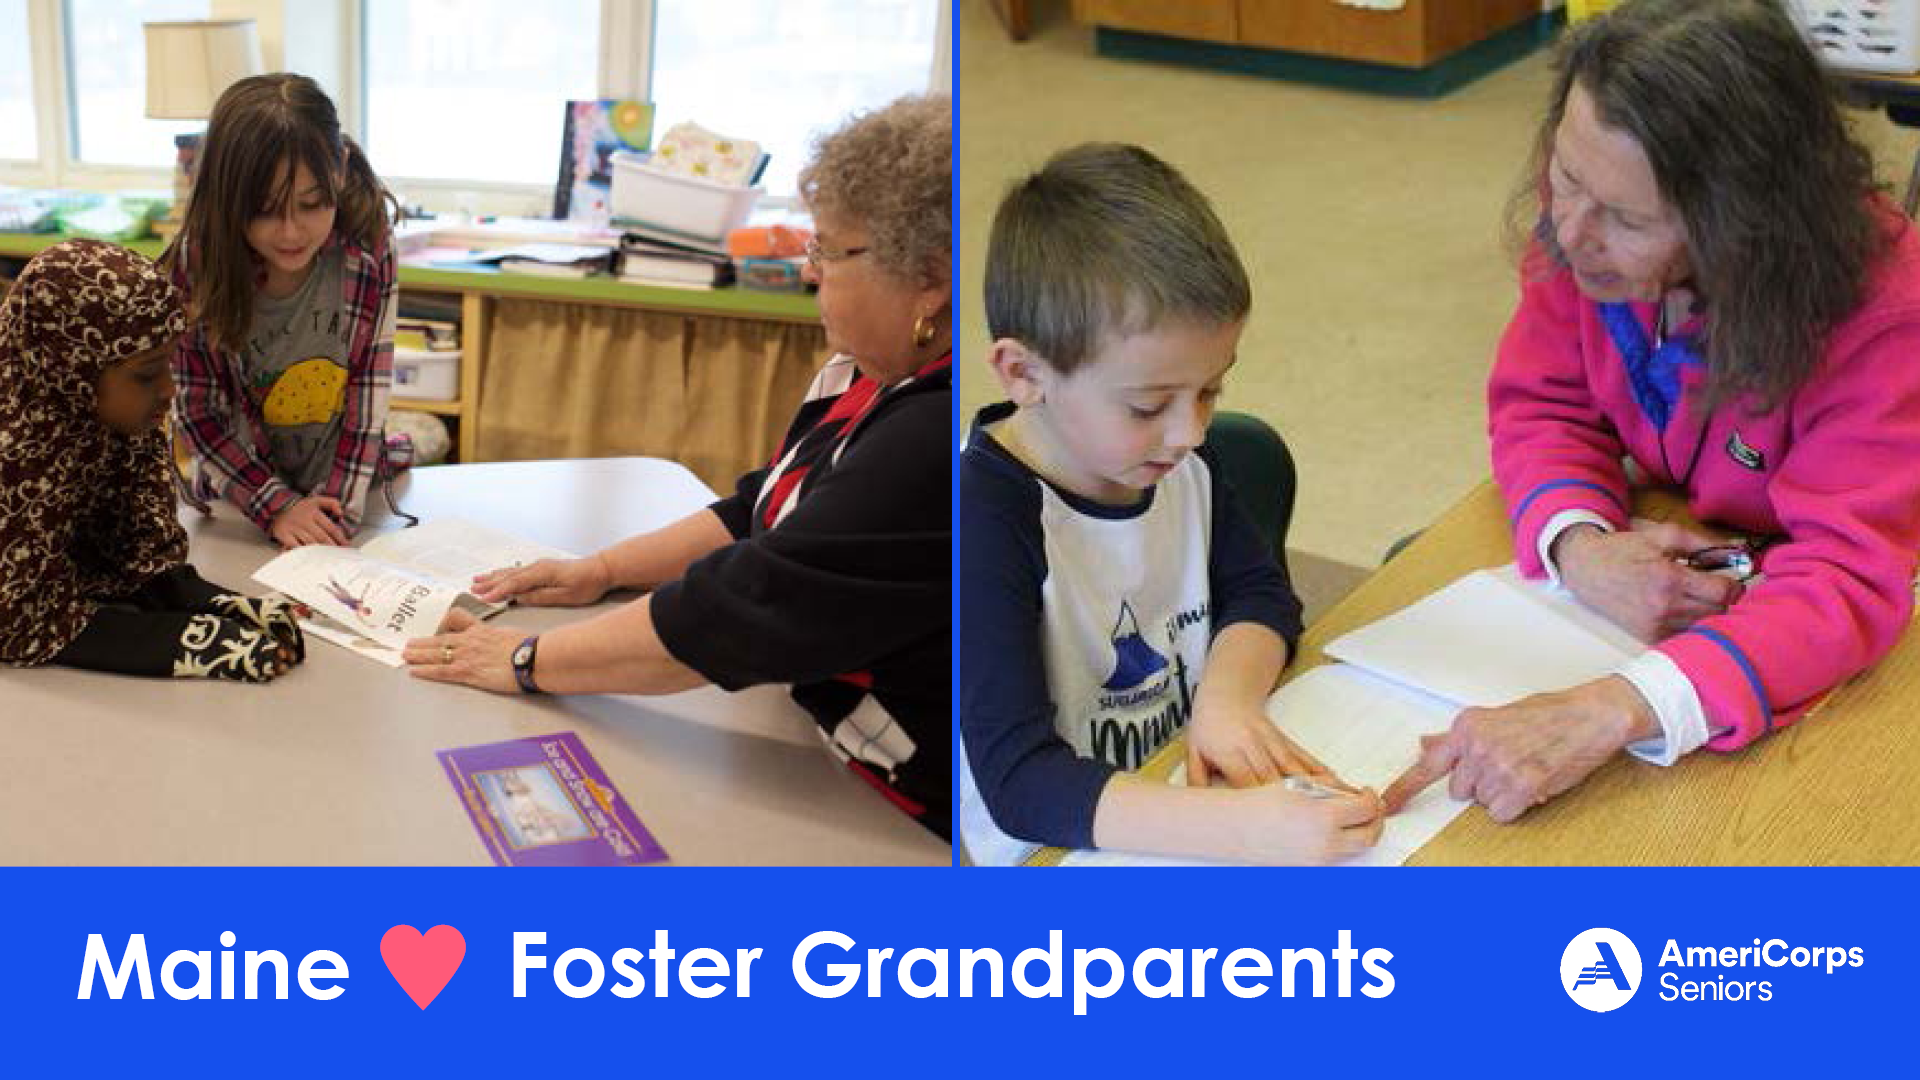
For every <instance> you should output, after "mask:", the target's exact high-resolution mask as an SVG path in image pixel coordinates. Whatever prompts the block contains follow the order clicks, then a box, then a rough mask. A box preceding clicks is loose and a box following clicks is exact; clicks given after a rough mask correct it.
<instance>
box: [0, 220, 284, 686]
mask: <svg viewBox="0 0 1920 1080" xmlns="http://www.w3.org/2000/svg"><path fill="white" fill-rule="evenodd" d="M185 327H186V318H185V315H184V314H183V313H182V311H181V305H180V296H179V292H178V291H177V290H176V289H175V288H174V287H173V285H172V284H170V283H169V282H168V280H167V278H166V276H165V275H164V274H162V273H161V272H160V271H159V270H158V269H156V268H155V267H154V266H153V264H152V263H150V262H148V261H147V260H146V259H144V258H142V257H141V256H139V255H137V254H135V253H133V252H131V251H128V250H126V249H125V248H121V247H115V246H114V245H112V244H104V243H100V242H97V241H92V240H73V241H68V242H66V243H63V244H58V245H56V246H54V247H51V248H48V249H47V250H46V251H44V252H42V253H40V255H38V256H36V257H35V258H34V259H33V261H32V262H30V263H28V264H27V267H26V270H25V271H23V272H22V273H21V275H20V279H19V281H17V282H16V283H15V284H14V287H13V290H12V292H10V293H8V294H7V297H6V300H5V302H4V304H0V660H3V661H6V662H8V663H12V664H22V665H34V664H45V663H58V664H66V665H69V666H72V667H81V668H89V669H93V670H100V671H115V672H121V673H124V674H130V675H156V676H164V675H175V676H203V677H213V678H226V679H240V680H244V681H248V682H264V681H266V680H268V679H271V678H273V677H274V676H276V675H279V674H280V673H282V672H284V671H286V670H287V669H288V668H290V667H292V666H293V665H294V664H297V663H299V662H300V660H301V659H303V658H304V655H305V653H304V644H303V642H302V640H301V637H300V630H299V627H298V625H297V624H296V623H295V622H294V620H293V614H292V610H291V609H290V608H289V607H288V605H287V604H286V603H285V602H284V601H280V600H278V599H271V600H254V599H249V598H247V597H242V596H237V595H235V594H232V593H229V592H227V591H226V590H223V589H220V588H218V587H216V586H213V585H210V584H208V583H207V582H206V581H204V580H202V579H201V578H200V576H199V574H197V573H195V572H194V570H193V567H191V566H189V565H187V563H186V557H187V536H186V532H185V530H184V529H182V528H181V527H180V523H179V521H178V520H177V519H176V517H175V508H174V498H173V471H172V470H173V466H172V462H171V459H170V456H169V455H170V448H169V444H168V439H167V435H166V432H165V431H164V429H163V422H164V420H165V418H166V414H167V410H168V408H169V407H170V406H171V404H172V400H173V377H172V374H171V372H170V371H169V367H168V361H169V360H170V359H171V357H172V353H173V349H174V345H175V343H176V342H177V341H178V339H179V337H180V335H181V333H182V331H183V330H184V329H185Z"/></svg>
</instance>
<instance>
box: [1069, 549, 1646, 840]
mask: <svg viewBox="0 0 1920 1080" xmlns="http://www.w3.org/2000/svg"><path fill="white" fill-rule="evenodd" d="M1643 649H1644V646H1642V645H1641V644H1640V643H1639V642H1637V641H1635V640H1634V639H1633V637H1632V636H1631V635H1629V634H1627V632H1626V631H1624V630H1621V629H1620V628H1619V627H1616V626H1614V625H1613V624H1611V623H1609V622H1607V620H1606V619H1605V618H1603V617H1601V616H1600V615H1598V614H1596V613H1594V612H1593V611H1591V610H1589V609H1587V608H1586V607H1584V606H1583V605H1581V603H1580V602H1579V601H1578V600H1575V599H1574V598H1573V596H1572V594H1570V593H1568V592H1566V591H1565V590H1562V589H1558V588H1554V587H1552V586H1550V585H1548V584H1546V583H1545V582H1537V581H1527V580H1524V579H1523V578H1521V576H1520V573H1519V571H1518V570H1517V569H1516V568H1515V567H1514V566H1512V565H1511V564H1509V565H1507V566H1504V567H1501V568H1499V569H1497V570H1477V571H1474V572H1473V573H1471V574H1468V575H1466V576H1465V577H1463V578H1460V579H1459V580H1457V581H1455V582H1453V583H1452V584H1451V585H1448V586H1447V587H1446V588H1444V589H1441V590H1440V591H1438V592H1436V593H1433V594H1432V595H1430V596H1428V597H1426V598H1425V599H1422V600H1420V601H1418V602H1416V603H1414V604H1412V605H1410V606H1408V607H1405V608H1402V609H1401V610H1400V611H1397V612H1395V613H1394V614H1392V615H1389V616H1387V617H1386V618H1384V619H1381V620H1380V621H1378V622H1375V623H1371V624H1369V625H1367V626H1363V627H1361V628H1360V629H1358V630H1354V631H1352V632H1351V633H1348V634H1345V635H1343V636H1341V637H1339V638H1336V639H1335V640H1334V641H1332V642H1330V643H1329V644H1328V645H1327V648H1326V652H1327V655H1328V657H1330V658H1331V659H1333V660H1335V661H1337V662H1336V663H1329V664H1324V665H1322V666H1320V667H1317V668H1314V669H1313V670H1311V671H1308V672H1306V673H1305V674H1303V675H1301V676H1299V677H1298V678H1295V679H1293V680H1292V681H1290V682H1288V683H1287V684H1286V685H1285V686H1282V687H1281V688H1280V689H1278V690H1276V691H1274V694H1273V697H1271V698H1270V699H1268V701H1267V716H1268V717H1269V718H1270V719H1272V721H1273V722H1274V723H1275V724H1276V725H1278V726H1279V727H1280V729H1281V730H1282V731H1284V732H1286V733H1287V735H1288V737H1289V738H1291V739H1293V741H1294V742H1296V743H1298V744H1299V745H1300V746H1301V747H1302V748H1304V749H1305V750H1306V751H1307V752H1308V753H1311V754H1313V755H1314V756H1315V757H1317V758H1319V759H1320V760H1321V761H1322V762H1324V763H1326V765H1327V767H1328V768H1330V769H1332V770H1333V771H1334V772H1335V773H1337V774H1339V776H1340V777H1341V778H1342V779H1343V780H1345V781H1347V782H1348V783H1350V784H1353V785H1354V786H1356V787H1370V788H1373V789H1374V790H1375V791H1384V790H1385V789H1386V786H1387V785H1388V784H1390V783H1392V782H1393V780H1394V778H1395V777H1397V776H1399V775H1400V774H1401V773H1402V772H1404V771H1405V770H1406V768H1407V767H1408V766H1410V765H1412V764H1413V763H1414V761H1415V760H1416V759H1417V758H1418V757H1419V755H1420V737H1421V736H1422V735H1431V734H1437V733H1439V732H1443V731H1446V730H1447V728H1448V727H1449V726H1450V725H1451V724H1452V723H1453V718H1454V716H1455V715H1457V714H1458V713H1459V712H1460V710H1461V709H1463V708H1467V707H1470V706H1478V707H1488V706H1495V705H1504V704H1507V703H1509V702H1512V701H1516V700H1518V699H1520V698H1523V697H1527V696H1529V695H1531V694H1538V693H1546V692H1549V691H1553V690H1564V689H1566V688H1568V687H1571V686H1575V685H1578V684H1580V683H1583V682H1587V681H1589V680H1592V679H1597V678H1600V677H1602V676H1604V675H1607V674H1609V673H1611V672H1612V671H1614V670H1615V669H1617V668H1619V667H1620V665H1622V664H1624V663H1625V662H1626V661H1627V660H1629V659H1631V658H1632V657H1634V656H1636V655H1638V654H1639V653H1640V652H1641V651H1642V650H1643ZM1171 782H1172V783H1184V782H1185V777H1184V767H1183V768H1182V769H1180V770H1177V771H1176V772H1175V774H1174V776H1173V777H1172V778H1171ZM1467 805H1468V804H1467V803H1465V802H1462V801H1460V800H1457V799H1453V798H1450V797H1449V796H1448V795H1447V785H1446V782H1445V781H1441V782H1438V783H1435V784H1434V785H1433V786H1431V787H1429V788H1428V789H1427V790H1426V791H1424V792H1421V793H1420V794H1419V795H1418V796H1416V797H1415V798H1414V799H1413V801H1412V802H1410V803H1408V804H1407V806H1406V807H1405V808H1404V809H1403V810H1401V811H1400V813H1398V814H1395V815H1393V816H1392V817H1389V818H1388V819H1387V825H1386V829H1385V831H1384V832H1383V833H1382V835H1381V838H1380V843H1379V844H1378V845H1376V846H1375V847H1374V848H1372V849H1371V850H1369V851H1368V852H1367V853H1366V854H1364V855H1361V856H1360V857H1358V858H1356V859H1354V860H1351V861H1350V862H1348V863H1347V864H1345V865H1349V866H1398V865H1400V864H1401V863H1403V862H1405V861H1406V860H1407V857H1408V856H1410V855H1412V854H1413V853H1414V851H1416V850H1417V849H1418V848H1419V847H1420V845H1422V844H1424V843H1426V842H1427V841H1428V840H1430V839H1432V838H1433V837H1434V836H1435V835H1436V834H1438V833H1439V832H1440V830H1441V829H1443V828H1445V827H1446V826H1447V823H1448V822H1450V821H1452V820H1453V819H1454V817H1455V816H1456V815H1458V814H1459V813H1460V811H1462V810H1464V809H1466V807H1467ZM1061 864H1062V865H1065V866H1123V865H1125V866H1132V865H1168V866H1176V865H1198V864H1199V860H1179V859H1162V858H1156V857H1152V856H1142V855H1130V854H1127V853H1124V852H1110V851H1076V852H1071V853H1069V854H1068V855H1067V856H1066V857H1065V858H1063V859H1062V860H1061Z"/></svg>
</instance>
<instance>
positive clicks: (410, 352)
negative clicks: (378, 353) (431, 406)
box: [393, 348, 460, 401]
mask: <svg viewBox="0 0 1920 1080" xmlns="http://www.w3.org/2000/svg"><path fill="white" fill-rule="evenodd" d="M393 396H394V397H398V398H412V399H414V400H416V401H452V400H453V399H455V398H457V397H459V396H460V350H458V349H451V350H441V351H438V352H434V351H429V350H427V349H400V348H396V349H394V350H393Z"/></svg>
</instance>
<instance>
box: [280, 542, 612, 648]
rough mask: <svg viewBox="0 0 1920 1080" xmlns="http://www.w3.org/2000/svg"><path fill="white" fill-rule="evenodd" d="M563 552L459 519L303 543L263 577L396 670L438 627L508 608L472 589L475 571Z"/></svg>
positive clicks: (306, 622)
mask: <svg viewBox="0 0 1920 1080" xmlns="http://www.w3.org/2000/svg"><path fill="white" fill-rule="evenodd" d="M573 557H574V556H572V555H571V554H569V553H567V552H564V551H561V550H559V549H558V548H550V547H547V546H546V545H545V544H536V543H534V542H533V541H531V540H522V539H520V538H519V537H515V536H509V535H507V534H506V533H502V532H498V531H496V530H493V529H489V528H487V527H485V526H484V525H475V524H474V523H472V522H470V521H461V520H459V519H455V518H449V519H444V520H439V521H430V522H428V523H426V524H424V525H418V526H415V527H413V528H411V529H402V530H400V531H399V532H392V533H387V534H386V535H384V536H380V537H376V538H375V539H373V540H370V541H368V542H367V543H366V545H365V546H363V547H358V548H340V547H328V546H326V545H321V544H313V545H309V546H306V547H297V548H294V549H293V550H291V551H288V552H285V553H283V554H281V555H280V556H278V557H276V558H275V559H274V560H273V561H272V562H269V563H267V565H265V566H263V567H261V568H260V569H259V570H258V571H257V572H256V573H255V574H254V575H253V579H254V580H255V581H258V582H259V583H260V584H262V585H265V586H266V587H267V588H269V589H273V590H276V591H278V592H281V593H284V594H286V595H287V596H290V597H292V598H293V599H295V600H298V601H300V602H301V603H303V604H305V605H307V606H308V607H309V608H312V609H313V612H314V615H313V617H312V618H310V619H303V620H301V626H302V627H303V628H304V629H305V630H306V632H307V633H309V634H311V635H313V636H314V637H318V638H321V639H323V640H326V641H331V642H333V643H334V644H336V645H341V646H344V647H345V648H347V649H349V650H350V651H352V652H354V653H357V654H359V655H361V656H365V657H367V658H368V659H371V660H377V661H379V662H380V663H382V664H386V665H387V666H389V667H399V666H400V665H401V663H402V662H403V661H402V659H401V653H402V650H403V649H404V648H405V647H406V643H407V642H408V641H409V640H411V639H413V638H417V637H425V636H427V635H429V634H432V633H434V632H436V631H437V630H438V629H439V627H440V624H441V622H442V621H443V620H445V618H446V617H447V613H448V612H450V611H452V610H454V609H455V608H458V609H460V610H462V611H465V612H467V613H468V614H471V615H473V616H475V617H477V618H482V619H484V618H486V617H488V616H490V615H493V614H496V613H498V612H500V611H502V610H504V609H505V607H506V605H505V604H489V603H486V602H485V601H482V600H481V599H479V598H478V597H476V596H474V595H473V594H472V593H471V592H468V591H467V589H468V586H470V585H471V584H472V582H473V576H474V575H475V574H479V573H483V572H485V571H487V570H498V569H500V568H502V567H507V566H520V565H524V564H526V563H531V562H536V561H538V560H540V559H571V558H573Z"/></svg>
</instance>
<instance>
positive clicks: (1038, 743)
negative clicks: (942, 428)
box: [958, 404, 1300, 865]
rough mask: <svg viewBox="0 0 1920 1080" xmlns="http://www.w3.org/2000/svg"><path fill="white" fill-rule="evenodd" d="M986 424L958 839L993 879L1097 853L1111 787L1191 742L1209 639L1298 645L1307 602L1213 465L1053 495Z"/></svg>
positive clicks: (967, 576)
mask: <svg viewBox="0 0 1920 1080" xmlns="http://www.w3.org/2000/svg"><path fill="white" fill-rule="evenodd" d="M1012 411H1013V407H1012V406H1011V405H1008V404H1001V405H995V406H991V407H989V408H987V409H983V410H981V412H980V414H979V416H978V417H977V418H976V420H975V423H974V427H973V431H972V433H971V434H970V436H969V437H968V440H967V445H966V448H965V449H964V451H963V452H962V453H961V457H960V514H961V517H962V521H961V529H960V567H959V579H958V584H959V587H960V588H959V597H960V699H959V707H960V735H961V743H962V746H963V750H964V758H963V760H964V766H963V769H962V776H961V795H960V831H961V837H962V839H963V840H964V842H965V843H966V846H967V853H968V855H969V857H970V858H972V859H973V861H974V862H976V863H979V864H982V865H995V864H1007V863H1013V862H1018V861H1019V860H1020V859H1022V858H1024V857H1025V856H1026V855H1027V854H1028V853H1030V852H1031V851H1032V850H1033V849H1034V848H1035V846H1036V845H1039V844H1057V845H1060V846H1063V847H1078V848H1084V847H1091V846H1092V845H1093V817H1094V809H1095V807H1096V806H1097V805H1098V804H1099V801H1100V793H1101V791H1102V790H1104V789H1105V787H1106V784H1107V781H1108V779H1109V778H1111V777H1112V776H1113V774H1114V773H1115V772H1118V771H1121V770H1131V769H1134V768H1137V767H1139V765H1140V764H1141V763H1142V762H1144V761H1146V759H1147V758H1148V757H1150V756H1152V754H1153V753H1154V752H1155V751H1156V750H1158V749H1160V748H1161V747H1162V746H1164V745H1165V744H1166V743H1167V742H1168V741H1169V740H1171V739H1172V738H1173V736H1174V735H1176V734H1178V733H1179V732H1180V731H1181V730H1182V729H1183V728H1184V727H1185V726H1186V723H1187V720H1188V718H1189V717H1190V716H1191V715H1192V712H1193V697H1194V692H1195V690H1196V689H1198V687H1199V685H1200V677H1201V673H1202V671H1203V670H1204V669H1205V666H1206V657H1207V650H1208V648H1209V647H1210V646H1211V644H1212V641H1213V635H1214V634H1215V633H1216V632H1218V631H1219V630H1220V629H1221V628H1222V627H1225V626H1228V625H1230V624H1232V623H1236V622H1257V623H1260V624H1262V625H1264V626H1268V627H1271V628H1272V629H1273V631H1274V632H1275V633H1277V634H1279V635H1280V636H1281V637H1283V638H1285V639H1286V642H1287V646H1288V649H1289V650H1291V649H1292V648H1293V646H1294V645H1295V644H1296V643H1297V642H1298V640H1299V637H1300V602H1299V600H1298V599H1297V598H1296V597H1295V596H1294V594H1293V589H1292V587H1291V585H1290V584H1289V583H1288V581H1287V573H1286V569H1285V567H1284V566H1282V565H1281V564H1280V563H1278V562H1277V561H1276V560H1275V559H1274V557H1273V555H1272V553H1271V552H1269V551H1268V550H1267V548H1266V544H1265V542H1264V541H1263V540H1262V539H1261V537H1260V534H1259V532H1258V531H1257V530H1256V529H1255V528H1254V527H1253V524H1252V522H1251V521H1250V520H1249V519H1248V518H1247V516H1246V514H1245V513H1244V512H1242V510H1241V508H1240V504H1239V502H1238V500H1237V499H1236V497H1235V496H1234V494H1233V492H1232V490H1231V489H1229V488H1228V487H1227V486H1226V483H1225V481H1224V480H1222V479H1221V478H1220V476H1219V475H1218V472H1217V470H1216V468H1215V466H1214V464H1213V462H1212V461H1211V458H1210V455H1208V454H1206V453H1205V452H1204V451H1203V452H1202V453H1198V454H1189V455H1188V456H1187V457H1186V458H1185V460H1183V461H1182V462H1181V463H1180V464H1179V466H1178V467H1176V468H1175V469H1174V470H1173V472H1172V473H1170V474H1168V475H1167V477H1166V478H1165V479H1163V480H1161V481H1160V482H1159V483H1158V484H1155V485H1154V486H1153V487H1152V488H1150V489H1149V490H1148V491H1147V492H1146V495H1145V497H1144V498H1143V499H1141V501H1140V502H1139V503H1137V504H1136V505H1133V506H1126V507H1113V506H1106V505H1103V504H1100V503H1096V502H1092V501H1090V500H1087V499H1084V498H1081V497H1079V496H1076V495H1073V494H1071V493H1069V492H1066V491H1062V490H1060V489H1059V488H1056V487H1054V486H1053V485H1051V484H1049V483H1047V482H1046V481H1045V480H1043V479H1041V478H1040V477H1039V476H1037V475H1036V474H1035V473H1034V472H1033V471H1032V470H1031V469H1028V468H1027V467H1026V466H1025V465H1023V464H1021V463H1020V462H1019V461H1018V460H1017V459H1015V458H1014V457H1013V456H1012V455H1011V454H1009V453H1008V452H1007V451H1006V449H1005V448H1003V447H1002V446H1001V445H1000V444H999V443H998V442H996V441H995V440H994V438H993V435H992V433H991V431H990V426H991V425H992V424H994V423H997V422H998V421H1000V420H1002V419H1005V418H1006V417H1008V416H1010V415H1012Z"/></svg>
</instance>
